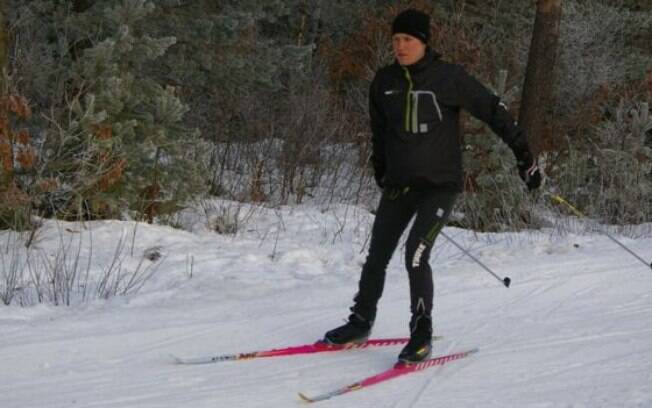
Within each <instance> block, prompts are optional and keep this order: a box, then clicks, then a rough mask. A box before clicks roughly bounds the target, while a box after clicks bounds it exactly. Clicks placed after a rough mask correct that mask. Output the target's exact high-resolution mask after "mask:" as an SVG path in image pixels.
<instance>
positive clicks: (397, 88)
mask: <svg viewBox="0 0 652 408" xmlns="http://www.w3.org/2000/svg"><path fill="white" fill-rule="evenodd" d="M439 57H440V56H439V55H438V54H437V53H435V52H434V51H432V50H430V49H427V51H426V55H425V56H424V57H423V58H422V59H421V60H420V61H419V62H417V63H416V64H414V65H410V66H407V67H404V66H401V65H399V64H398V63H394V64H392V65H389V66H386V67H384V68H381V69H380V70H379V71H378V72H377V73H376V76H375V78H374V79H373V81H372V83H371V88H370V92H369V113H370V119H371V130H372V145H373V154H372V156H371V160H372V164H373V166H374V171H375V176H376V179H377V180H379V181H381V180H382V183H383V184H384V185H385V186H387V187H406V186H410V187H416V188H430V187H437V188H442V189H449V190H453V191H458V192H461V191H462V189H463V172H462V147H461V138H460V137H461V135H460V119H459V116H460V109H465V110H466V111H468V112H469V113H471V114H472V115H473V116H475V117H476V118H478V119H480V120H482V121H483V122H485V123H487V124H488V125H489V127H490V128H491V129H492V130H493V131H494V132H495V133H496V134H497V135H498V136H500V138H501V139H502V140H503V141H504V142H505V143H507V144H508V145H509V146H510V147H511V148H512V149H513V150H515V151H516V150H518V149H521V150H522V149H523V148H525V149H527V142H526V140H525V135H524V133H523V132H522V131H521V130H520V129H519V128H518V127H517V126H516V123H515V122H514V119H513V118H512V117H511V115H510V114H509V113H508V112H507V110H506V109H505V107H504V105H503V104H502V103H500V98H498V97H497V96H496V95H494V94H493V93H492V92H491V91H489V90H488V89H487V88H485V87H484V86H483V85H482V84H480V83H479V82H478V81H477V80H476V79H475V78H473V77H472V76H470V75H469V74H468V73H467V72H466V71H465V70H464V68H463V67H462V66H460V65H456V64H451V63H447V62H444V61H442V60H440V59H439Z"/></svg>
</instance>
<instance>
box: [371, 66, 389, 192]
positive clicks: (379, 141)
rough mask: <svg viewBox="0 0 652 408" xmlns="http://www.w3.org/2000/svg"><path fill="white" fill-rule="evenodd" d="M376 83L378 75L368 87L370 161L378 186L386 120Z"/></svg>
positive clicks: (382, 160)
mask: <svg viewBox="0 0 652 408" xmlns="http://www.w3.org/2000/svg"><path fill="white" fill-rule="evenodd" d="M378 82H379V81H378V74H376V76H375V77H374V79H373V81H372V82H371V86H370V87H369V119H370V125H371V145H372V153H371V159H370V160H371V164H372V165H373V168H374V177H375V178H376V181H377V182H378V183H379V184H380V183H381V180H382V179H383V177H384V176H385V133H386V131H387V130H386V129H387V118H386V117H385V114H384V112H383V111H382V109H381V105H380V100H379V94H380V93H379V89H378Z"/></svg>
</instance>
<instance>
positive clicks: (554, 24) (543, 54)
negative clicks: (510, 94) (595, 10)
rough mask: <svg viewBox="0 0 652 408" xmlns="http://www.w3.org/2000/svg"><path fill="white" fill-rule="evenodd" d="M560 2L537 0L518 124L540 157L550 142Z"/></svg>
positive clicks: (534, 151)
mask: <svg viewBox="0 0 652 408" xmlns="http://www.w3.org/2000/svg"><path fill="white" fill-rule="evenodd" d="M560 21H561V0H538V1H537V14H536V19H535V21H534V30H533V33H532V43H531V46H530V55H529V57H528V64H527V70H526V73H525V84H524V85H523V96H522V99H521V109H520V113H519V117H518V122H519V125H520V126H521V127H522V128H523V129H524V130H525V132H526V134H527V135H528V141H529V143H530V146H531V150H532V152H533V153H534V154H537V153H539V152H541V151H542V150H544V148H545V147H546V146H547V145H548V144H549V142H550V140H551V126H552V117H551V112H552V111H553V106H552V104H553V97H554V94H553V89H554V67H555V57H556V55H557V44H558V42H559V26H560Z"/></svg>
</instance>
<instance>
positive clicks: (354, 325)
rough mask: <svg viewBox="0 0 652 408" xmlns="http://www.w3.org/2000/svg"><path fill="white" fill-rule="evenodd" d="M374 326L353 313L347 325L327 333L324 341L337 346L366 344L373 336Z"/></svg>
mask: <svg viewBox="0 0 652 408" xmlns="http://www.w3.org/2000/svg"><path fill="white" fill-rule="evenodd" d="M372 325H373V322H372V321H369V320H366V319H365V318H364V317H362V316H360V315H359V314H357V313H353V314H351V316H349V321H348V322H347V323H346V324H344V325H342V326H340V327H337V328H335V329H333V330H330V331H328V332H326V334H325V335H324V340H323V341H324V342H325V343H328V344H337V345H342V344H360V343H364V342H365V341H367V339H368V338H369V334H371V326H372Z"/></svg>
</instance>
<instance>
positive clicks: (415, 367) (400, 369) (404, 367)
mask: <svg viewBox="0 0 652 408" xmlns="http://www.w3.org/2000/svg"><path fill="white" fill-rule="evenodd" d="M477 351H478V349H477V348H474V349H471V350H467V351H463V352H461V353H453V354H448V355H446V356H441V357H434V358H430V359H428V360H425V361H422V362H420V363H415V364H406V363H401V362H398V363H396V364H395V365H394V367H392V368H390V369H389V370H386V371H383V372H381V373H378V374H376V375H373V376H371V377H367V378H365V379H364V380H361V381H358V382H356V383H353V384H350V385H346V386H344V387H341V388H338V389H336V390H333V391H330V392H327V393H324V394H320V395H316V396H314V397H309V396H306V395H305V394H303V393H299V397H300V398H301V399H302V400H303V401H305V402H309V403H310V402H317V401H323V400H327V399H329V398H332V397H335V396H337V395H342V394H346V393H349V392H351V391H357V390H360V389H362V388H366V387H369V386H372V385H375V384H378V383H381V382H385V381H388V380H392V379H394V378H396V377H399V376H402V375H405V374H410V373H414V372H417V371H422V370H425V369H426V368H429V367H433V366H440V365H444V364H446V363H448V362H451V361H455V360H459V359H461V358H464V357H467V356H469V355H471V354H473V353H476V352H477Z"/></svg>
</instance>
